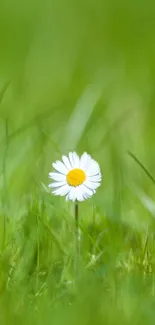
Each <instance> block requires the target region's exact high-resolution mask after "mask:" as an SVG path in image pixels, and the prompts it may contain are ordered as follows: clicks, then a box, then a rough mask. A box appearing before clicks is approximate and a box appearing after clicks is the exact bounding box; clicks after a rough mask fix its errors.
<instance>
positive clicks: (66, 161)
mask: <svg viewBox="0 0 155 325" xmlns="http://www.w3.org/2000/svg"><path fill="white" fill-rule="evenodd" d="M62 160H63V162H64V164H65V166H66V167H67V169H68V170H71V169H72V166H71V164H70V161H69V159H68V157H66V156H62Z"/></svg>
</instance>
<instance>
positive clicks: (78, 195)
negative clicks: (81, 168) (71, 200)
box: [76, 186, 84, 202]
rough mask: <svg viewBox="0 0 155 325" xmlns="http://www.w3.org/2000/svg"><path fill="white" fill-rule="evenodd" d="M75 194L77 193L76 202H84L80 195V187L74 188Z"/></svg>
mask: <svg viewBox="0 0 155 325" xmlns="http://www.w3.org/2000/svg"><path fill="white" fill-rule="evenodd" d="M76 193H77V201H79V202H82V201H84V197H83V195H82V191H81V190H80V186H77V187H76Z"/></svg>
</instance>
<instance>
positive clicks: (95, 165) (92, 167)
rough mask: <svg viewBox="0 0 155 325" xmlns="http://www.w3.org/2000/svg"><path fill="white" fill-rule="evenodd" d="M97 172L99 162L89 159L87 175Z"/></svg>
mask: <svg viewBox="0 0 155 325" xmlns="http://www.w3.org/2000/svg"><path fill="white" fill-rule="evenodd" d="M97 174H100V167H99V164H98V163H97V161H95V160H93V159H91V162H90V164H89V167H88V169H87V175H88V176H93V175H97Z"/></svg>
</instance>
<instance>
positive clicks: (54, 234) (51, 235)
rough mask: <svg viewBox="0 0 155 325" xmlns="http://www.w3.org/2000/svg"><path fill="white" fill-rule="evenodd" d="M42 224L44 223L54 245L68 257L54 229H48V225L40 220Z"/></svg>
mask: <svg viewBox="0 0 155 325" xmlns="http://www.w3.org/2000/svg"><path fill="white" fill-rule="evenodd" d="M40 222H42V224H43V226H44V228H45V229H46V230H47V232H48V234H49V235H50V237H51V238H52V239H53V241H54V243H55V244H56V245H57V247H58V248H59V249H60V251H61V252H62V253H63V254H65V255H67V253H66V251H65V250H64V248H63V247H62V245H61V242H60V240H59V238H58V236H57V235H56V233H55V232H54V231H53V230H52V229H50V228H49V227H48V225H46V223H45V222H44V221H43V220H41V219H40Z"/></svg>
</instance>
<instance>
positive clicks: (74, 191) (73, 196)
mask: <svg viewBox="0 0 155 325" xmlns="http://www.w3.org/2000/svg"><path fill="white" fill-rule="evenodd" d="M68 197H69V200H71V201H73V202H75V201H76V199H77V188H76V187H72V188H71V190H70V192H69V194H68Z"/></svg>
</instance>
